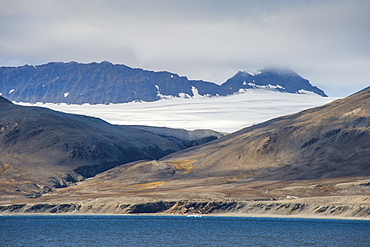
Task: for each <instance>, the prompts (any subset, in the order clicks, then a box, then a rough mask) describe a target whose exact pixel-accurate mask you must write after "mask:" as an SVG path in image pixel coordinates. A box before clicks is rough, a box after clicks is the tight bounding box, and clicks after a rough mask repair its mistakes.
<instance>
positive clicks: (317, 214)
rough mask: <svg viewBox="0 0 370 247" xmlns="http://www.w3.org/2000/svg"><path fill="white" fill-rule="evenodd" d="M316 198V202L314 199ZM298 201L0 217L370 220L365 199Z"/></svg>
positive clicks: (111, 204) (50, 208) (38, 206)
mask: <svg viewBox="0 0 370 247" xmlns="http://www.w3.org/2000/svg"><path fill="white" fill-rule="evenodd" d="M318 199H320V200H318ZM358 199H359V200H358V202H362V203H358V202H357V203H356V201H355V200H354V198H353V197H350V198H344V197H335V198H326V200H324V198H317V199H313V198H302V199H297V200H281V201H237V202H230V201H157V202H134V201H132V202H131V203H129V202H127V203H122V202H119V201H118V200H116V201H114V200H106V201H98V202H91V201H83V202H54V203H53V202H37V203H36V202H34V203H27V202H24V203H0V216H10V215H12V216H14V215H21V216H22V215H23V216H27V215H30V216H31V215H51V216H52V215H55V216H56V215H71V216H73V215H75V216H78V215H92V216H93V215H97V216H98V215H111V216H120V215H121V216H184V217H186V216H189V215H190V216H205V217H244V218H254V217H258V218H285V219H286V218H292V219H300V218H301V219H337V220H366V221H368V220H370V204H369V203H364V201H366V202H367V201H368V197H367V196H363V197H360V198H358Z"/></svg>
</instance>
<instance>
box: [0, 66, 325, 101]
mask: <svg viewBox="0 0 370 247" xmlns="http://www.w3.org/2000/svg"><path fill="white" fill-rule="evenodd" d="M253 88H263V89H269V90H276V91H280V92H288V93H302V92H307V91H308V92H313V93H316V94H318V95H321V96H323V97H325V96H326V94H325V93H324V92H323V91H322V90H320V89H319V88H317V87H315V86H312V85H311V84H310V83H309V81H308V80H306V79H304V78H302V77H301V76H299V75H298V74H297V73H295V72H293V71H291V70H282V69H276V68H267V69H263V70H261V71H258V72H254V73H251V72H246V71H240V72H238V73H237V74H236V75H235V76H233V77H232V78H230V79H228V80H227V81H226V82H225V83H223V84H222V85H218V84H215V83H212V82H207V81H202V80H189V79H188V78H187V77H185V76H179V75H177V74H174V73H170V72H166V71H162V72H154V71H148V70H143V69H138V68H130V67H128V66H125V65H118V64H112V63H109V62H101V63H89V64H81V63H77V62H69V63H62V62H51V63H48V64H45V65H38V66H30V65H25V66H20V67H1V68H0V95H1V96H3V97H5V98H7V99H9V100H11V101H17V102H30V103H36V102H44V103H46V102H48V103H68V104H83V103H90V104H108V103H126V102H132V101H156V100H159V99H161V98H167V97H185V98H186V97H194V96H196V95H201V96H226V95H230V94H234V93H236V92H240V91H243V90H248V89H253Z"/></svg>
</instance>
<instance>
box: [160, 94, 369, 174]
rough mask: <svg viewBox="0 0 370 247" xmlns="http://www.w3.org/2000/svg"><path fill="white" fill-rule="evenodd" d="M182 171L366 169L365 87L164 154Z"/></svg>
mask: <svg viewBox="0 0 370 247" xmlns="http://www.w3.org/2000/svg"><path fill="white" fill-rule="evenodd" d="M188 160H192V163H191V172H190V173H189V174H188V176H194V177H205V176H208V177H209V176H223V175H235V176H236V175H238V176H244V178H248V177H250V178H258V177H259V178H269V179H315V178H327V177H339V176H355V175H361V176H365V175H370V90H366V91H363V92H360V93H358V94H355V95H352V96H350V97H348V98H345V99H341V100H336V101H334V102H332V103H329V104H327V105H324V106H321V107H317V108H312V109H309V110H305V111H302V112H300V113H297V114H293V115H288V116H284V117H279V118H276V119H273V120H270V121H267V122H264V123H261V124H258V125H254V126H252V127H248V128H245V129H243V130H240V131H238V132H235V133H233V134H230V135H228V136H226V137H223V138H220V139H219V140H216V141H214V142H212V143H209V144H206V145H203V146H201V147H196V148H191V149H188V150H185V151H180V152H177V153H175V154H172V155H169V156H167V157H165V158H164V159H162V160H161V161H163V162H165V163H167V164H173V163H181V162H187V161H188Z"/></svg>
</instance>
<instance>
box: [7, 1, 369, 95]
mask: <svg viewBox="0 0 370 247" xmlns="http://www.w3.org/2000/svg"><path fill="white" fill-rule="evenodd" d="M51 61H64V62H69V61H76V62H82V63H89V62H93V61H95V62H101V61H110V62H112V63H118V64H125V65H127V66H130V67H140V68H143V69H147V70H155V71H160V70H167V71H170V72H174V73H178V74H179V75H184V76H187V77H188V78H190V79H202V80H207V81H212V82H215V83H218V84H221V83H223V82H224V81H226V80H227V79H228V78H230V77H231V76H233V75H234V74H235V73H236V72H237V71H240V70H258V69H262V68H264V67H267V66H281V67H288V68H291V69H293V70H294V71H296V72H297V73H298V74H300V75H301V76H303V77H304V78H306V79H309V80H310V82H311V84H313V85H315V86H318V87H319V88H321V89H323V90H324V91H325V92H326V93H327V94H328V95H329V96H339V97H341V96H347V95H349V94H351V93H354V92H356V91H358V90H360V89H362V88H365V87H367V86H369V85H370V80H369V74H370V1H369V0H302V1H298V0H286V1H284V0H280V1H275V0H265V1H264V0H132V1H127V0H101V1H100V0H98V1H94V0H86V1H84V0H59V1H52V0H44V1H41V0H40V1H38V0H24V1H18V0H0V66H18V65H24V64H33V65H39V64H44V63H48V62H51Z"/></svg>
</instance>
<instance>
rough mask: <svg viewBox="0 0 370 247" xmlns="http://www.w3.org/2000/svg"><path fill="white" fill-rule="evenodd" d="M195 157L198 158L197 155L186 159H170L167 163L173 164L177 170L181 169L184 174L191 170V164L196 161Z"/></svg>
mask: <svg viewBox="0 0 370 247" xmlns="http://www.w3.org/2000/svg"><path fill="white" fill-rule="evenodd" d="M196 158H198V156H193V157H190V159H187V160H180V161H172V162H168V163H171V165H173V166H174V167H175V168H176V169H177V170H180V171H183V172H184V174H188V173H190V172H192V170H193V165H194V163H195V162H196V161H197V160H196Z"/></svg>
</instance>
